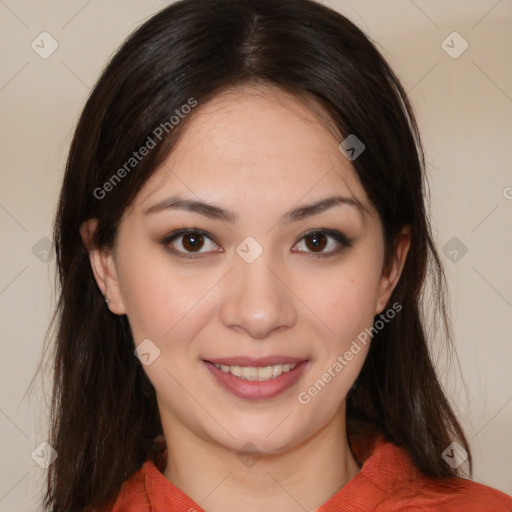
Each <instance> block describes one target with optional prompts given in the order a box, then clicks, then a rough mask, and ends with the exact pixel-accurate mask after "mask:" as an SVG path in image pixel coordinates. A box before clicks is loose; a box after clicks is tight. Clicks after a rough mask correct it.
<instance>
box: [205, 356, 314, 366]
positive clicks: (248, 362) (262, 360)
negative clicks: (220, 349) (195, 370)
mask: <svg viewBox="0 0 512 512" xmlns="http://www.w3.org/2000/svg"><path fill="white" fill-rule="evenodd" d="M306 360H307V359H304V358H303V357H290V356H268V357H250V356H235V357H219V358H214V359H204V361H207V362H210V363H214V364H220V365H226V366H251V367H255V368H257V367H259V366H273V365H275V364H297V363H301V362H302V361H306Z"/></svg>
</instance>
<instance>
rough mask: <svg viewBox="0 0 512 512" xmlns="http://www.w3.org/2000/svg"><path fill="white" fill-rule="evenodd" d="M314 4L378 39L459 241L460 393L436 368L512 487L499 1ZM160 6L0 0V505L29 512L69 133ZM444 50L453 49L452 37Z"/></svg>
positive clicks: (508, 194)
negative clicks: (128, 42) (117, 53)
mask: <svg viewBox="0 0 512 512" xmlns="http://www.w3.org/2000/svg"><path fill="white" fill-rule="evenodd" d="M325 3H326V4H328V5H330V6H332V7H334V8H335V9H337V10H339V11H340V12H342V13H343V14H345V15H347V16H348V17H349V18H351V19H352V20H353V21H354V22H355V23H357V24H358V25H359V26H360V27H361V28H362V29H363V30H365V31H366V32H367V33H368V34H369V35H370V36H371V37H372V39H373V40H374V41H376V42H377V44H378V46H379V47H380V49H381V51H382V52H383V53H384V56H385V57H386V58H387V59H388V60H389V61H390V63H391V65H392V66H393V67H394V68H395V70H396V71H397V73H398V75H399V77H400V78H401V80H402V81H403V83H404V85H405V88H406V90H407V91H410V97H411V100H412V102H413V105H414V107H415V109H416V112H417V115H418V121H419V124H420V129H421V131H422V134H423V139H424V144H425V148H426V155H427V160H428V163H429V169H430V174H431V183H432V212H433V221H434V229H435V233H436V239H437V243H438V244H439V247H440V248H442V247H443V246H444V245H445V244H446V243H447V242H448V241H449V240H450V239H451V238H452V237H456V238H457V239H458V241H455V243H457V244H459V247H462V246H461V245H460V244H464V246H465V247H466V248H467V253H466V254H464V255H463V256H462V257H461V254H462V253H461V252H460V249H456V250H457V251H458V255H459V260H458V261H456V262H453V261H450V259H449V258H453V255H454V253H452V255H450V253H449V252H448V251H447V254H448V256H446V255H444V254H443V256H442V257H443V261H444V262H445V265H446V270H447V274H448V279H449V285H450V291H451V297H452V311H453V320H454V333H455V338H456V348H457V351H458V354H459V358H460V364H461V369H462V373H463V376H464V380H465V383H466V386H467V393H466V392H465V391H464V390H463V385H462V381H461V379H460V378H458V377H457V373H456V371H458V370H457V365H456V364H452V365H451V366H447V365H446V364H443V365H442V369H443V371H444V372H448V376H447V377H443V378H444V381H445V383H446V386H447V389H448V390H449V392H450V394H451V396H452V398H453V399H454V401H455V403H456V405H457V407H458V410H459V413H460V414H461V416H462V419H463V422H464V424H465V426H466V428H467V432H468V437H469V438H470V439H471V444H472V446H473V449H474V456H475V476H474V478H475V480H477V481H480V482H483V483H486V484H489V485H492V486H494V487H497V488H499V489H501V490H503V491H505V492H507V493H509V494H512V464H511V462H510V461H511V460H512V442H511V432H512V377H511V370H512V343H511V334H510V333H511V332H512V271H511V261H512V259H511V256H512V172H511V167H510V162H511V161H512V149H511V148H512V144H511V141H512V128H511V126H512V123H511V121H512V65H511V64H512V58H511V48H512V2H511V1H510V0H501V1H496V0H471V1H468V0H451V1H449V2H447V1H443V0H432V1H425V0H415V1H414V2H413V1H408V0H386V1H382V0H363V1H358V2H356V1H355V0H354V1H351V2H348V1H343V0H338V1H334V0H331V1H328V2H325ZM164 5H165V2H162V1H155V0H153V1H150V0H137V1H135V0H131V1H126V0H125V1H121V0H105V1H100V0H90V1H87V0H67V1H66V2H64V1H60V2H58V1H56V0H46V1H36V0H23V1H22V0H0V20H1V25H0V38H1V46H0V48H1V61H2V66H1V71H0V109H1V112H2V116H1V133H0V140H1V151H2V152H1V161H0V163H1V165H0V169H1V170H0V172H1V189H0V227H1V247H2V252H1V265H0V307H1V334H2V346H1V359H0V432H1V436H0V461H1V469H0V512H7V511H9V512H10V511H13V510H16V511H20V512H21V511H33V510H40V507H39V505H38V496H39V494H40V489H41V482H42V478H43V476H44V472H45V471H44V470H43V469H41V468H40V467H39V466H38V465H37V464H36V463H35V462H34V460H32V458H31V452H32V451H33V450H34V449H35V448H36V446H38V445H39V444H40V443H41V442H42V441H44V440H45V432H44V424H43V423H42V422H41V418H44V416H45V414H46V411H47V406H46V404H45V402H44V401H43V398H42V395H41V394H36V395H30V396H26V397H24V394H25V392H26V390H27V387H28V385H29V383H30V380H31V378H32V376H33V374H34V372H35V369H36V365H37V362H38V360H39V357H40V352H41V347H42V341H43V337H44V333H45V329H46V327H47V324H48V322H49V318H50V313H51V311H52V308H53V304H54V292H53V291H52V282H53V270H54V266H53V263H54V258H53V259H50V261H48V262H45V261H44V260H45V259H46V252H45V249H46V248H47V247H48V245H49V244H50V242H49V240H47V238H49V237H51V222H52V219H53V214H54V209H55V205H56V199H57V194H58V190H59V186H60V181H61V178H62V174H63V168H64V163H65V156H66V152H67V149H68V145H69V142H70V138H71V135H72V131H73V127H74V125H75V123H76V120H77V116H78V113H79V111H80V109H81V107H82V105H83V103H84V101H85V99H86V97H87V95H88V93H89V91H90V88H91V87H92V85H93V83H94V82H95V80H96V78H97V77H98V74H99V72H100V70H101V69H102V67H103V66H104V64H105V63H106V61H107V58H108V57H109V56H110V55H111V53H112V52H113V51H114V50H115V48H116V47H117V46H118V45H119V44H120V43H121V42H122V41H123V40H124V38H125V37H126V36H127V35H128V34H129V33H130V32H131V31H132V30H133V29H134V28H135V27H136V26H138V25H139V24H140V23H141V22H142V21H144V20H145V19H147V18H148V17H149V16H150V15H151V14H152V13H154V12H156V11H157V10H158V9H160V8H161V7H163V6H164ZM43 31H47V32H49V33H50V34H51V36H52V37H53V38H54V39H55V40H56V41H57V43H58V48H57V50H56V51H55V52H54V53H53V54H52V55H50V56H49V57H48V58H47V59H43V58H41V57H40V56H39V55H38V54H37V53H36V52H35V51H34V50H33V49H32V48H31V43H32V41H34V40H35V41H36V43H37V42H38V41H40V38H39V39H38V38H37V37H38V36H39V34H40V33H41V32H43ZM454 31H456V32H458V33H459V34H460V35H461V36H462V38H463V39H464V40H465V41H467V43H468V48H467V49H466V51H465V52H464V53H462V54H461V55H460V56H459V57H458V58H452V57H451V56H450V55H449V54H448V53H446V52H445V50H444V49H443V47H442V46H441V44H442V41H443V40H445V39H446V38H447V36H449V35H450V34H451V33H452V32H454ZM46 41H47V44H45V48H46V49H48V48H49V43H48V41H49V40H48V39H47V40H46ZM39 44H41V43H39ZM445 44H448V45H449V46H452V47H453V48H451V49H450V50H449V51H451V52H452V53H453V52H457V51H460V49H462V48H463V46H462V45H463V44H464V43H463V41H462V40H461V39H457V36H455V39H454V37H453V36H451V37H450V38H448V40H447V43H445ZM452 243H454V242H452ZM34 247H35V248H34ZM449 250H450V251H452V250H453V248H450V249H449Z"/></svg>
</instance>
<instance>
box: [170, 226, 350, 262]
mask: <svg viewBox="0 0 512 512" xmlns="http://www.w3.org/2000/svg"><path fill="white" fill-rule="evenodd" d="M190 234H195V235H201V236H203V237H205V238H208V239H209V240H211V241H212V242H214V243H215V244H217V242H216V241H215V239H214V238H213V237H212V236H211V235H210V234H209V233H207V232H206V231H203V230H201V229H196V228H194V229H190V228H187V229H180V230H177V231H173V232H172V233H169V234H168V235H166V236H165V237H164V238H163V240H162V241H161V244H162V245H163V246H164V249H165V250H166V251H167V252H169V253H171V254H172V255H174V256H178V257H180V258H186V259H198V258H201V257H203V255H204V254H207V252H210V251H207V252H205V253H187V252H182V251H179V250H177V249H175V248H174V247H173V246H172V245H171V243H172V242H174V241H175V240H177V239H178V238H180V237H183V236H185V235H190ZM314 234H316V235H325V236H327V237H330V238H333V239H334V240H335V241H336V242H337V243H338V244H339V247H338V248H337V249H335V250H333V251H330V252H328V253H314V252H307V251H293V252H299V253H304V254H306V255H307V257H312V258H328V257H331V256H335V255H337V254H339V253H340V252H342V251H343V250H344V249H348V248H350V247H352V246H353V239H350V238H348V237H347V236H345V235H344V234H343V233H341V232H340V231H337V230H335V229H313V230H310V231H308V232H307V233H305V234H304V235H302V236H301V237H300V238H299V239H298V240H297V241H296V242H295V244H294V247H295V245H297V244H298V243H299V242H300V241H302V240H304V239H306V238H308V237H309V236H312V235H314ZM217 245H219V244H217Z"/></svg>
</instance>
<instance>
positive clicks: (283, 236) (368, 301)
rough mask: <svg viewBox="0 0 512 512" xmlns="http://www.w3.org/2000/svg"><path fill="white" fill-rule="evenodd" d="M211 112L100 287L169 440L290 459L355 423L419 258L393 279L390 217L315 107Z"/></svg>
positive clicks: (101, 275)
mask: <svg viewBox="0 0 512 512" xmlns="http://www.w3.org/2000/svg"><path fill="white" fill-rule="evenodd" d="M199 109H200V110H199ZM196 110H197V112H195V114H194V115H195V117H194V119H193V120H192V119H191V123H190V124H189V125H188V126H187V128H186V131H184V132H183V134H182V137H181V139H180V140H179V142H178V144H177V145H176V146H175V149H174V151H173V152H172V154H171V155H170V156H169V157H168V158H167V160H166V162H165V164H164V165H162V166H161V168H159V169H158V170H157V172H156V173H155V174H154V175H153V176H152V177H151V179H149V181H148V182H146V184H145V186H144V188H143V189H142V190H141V191H140V193H139V194H138V196H137V197H136V199H135V201H134V202H133V204H132V207H131V208H130V209H129V210H127V211H126V213H125V215H124V217H123V219H122V221H121V224H120V226H119V230H118V237H117V241H116V245H115V248H114V254H113V255H112V254H109V253H102V255H100V254H99V253H98V252H97V251H96V253H95V255H94V261H93V263H94V267H95V273H96V277H97V279H98V283H99V285H100V287H101V289H102V290H103V291H104V292H105V293H106V294H107V295H108V296H109V298H110V300H111V302H110V304H109V307H110V309H111V310H112V311H113V312H114V313H117V314H126V315H127V316H128V319H129V323H130V326H131V329H132V332H133V336H134V340H135V344H136V345H139V344H141V343H143V344H142V345H141V347H140V349H139V351H140V354H139V355H140V358H141V360H142V362H143V363H144V369H145V371H146V372H147V375H148V377H149V379H150V380H151V382H152V383H153V385H154V387H155V389H156V394H157V399H158V404H159V408H160V413H161V416H162V420H163V422H164V425H167V428H168V429H170V430H171V431H172V429H183V427H185V428H186V429H187V431H188V432H189V433H192V434H194V435H196V436H200V437H201V438H203V439H205V440H210V441H211V440H213V441H214V442H215V443H218V444H220V445H222V446H224V447H227V448H229V449H231V450H235V451H236V450H239V449H240V448H241V447H242V446H244V445H245V444H246V443H248V442H251V443H253V444H254V445H255V446H256V447H257V449H258V450H260V451H262V452H268V453H279V452H281V451H284V450H286V449H289V448H290V447H292V446H294V445H297V444H298V443H300V442H301V441H304V440H305V439H307V438H309V437H310V436H312V435H314V434H315V433H316V432H318V431H319V430H320V429H322V428H323V427H325V426H326V425H327V424H329V423H330V422H333V421H334V420H335V418H338V419H339V417H340V415H343V414H344V402H345V397H346V394H347V392H348V390H349V389H350V387H351V386H352V384H353V382H354V380H355V379H356V377H357V375H358V373H359V371H360V369H361V366H362V364H363V362H364V359H365V357H366V354H367V351H368V346H369V341H370V337H369V336H368V334H367V333H366V336H365V335H364V333H365V329H368V328H370V327H371V326H372V325H373V320H374V315H376V314H379V313H381V312H383V311H384V305H385V304H386V302H387V300H388V298H389V296H390V294H391V292H392V289H393V287H394V286H395V285H396V282H397V279H398V277H399V273H400V271H401V265H402V263H403V259H404V256H405V254H406V252H407V242H403V243H402V244H401V245H399V248H400V250H402V249H403V250H402V252H400V250H399V251H398V252H397V258H396V259H395V260H394V265H393V267H391V270H390V271H389V272H387V271H386V272H383V263H384V244H383V237H382V231H381V223H380V220H379V217H378V216H377V214H376V212H375V211H374V210H373V209H372V207H371V205H370V204H369V201H368V198H367V196H366V193H365V191H364V189H363V188H362V186H361V184H360V182H359V180H358V178H357V175H356V173H355V171H354V170H353V167H352V165H351V163H350V161H349V160H348V159H347V158H346V157H345V156H344V154H343V153H341V151H340V150H339V149H338V145H339V143H340V142H341V141H340V140H336V139H335V138H334V137H333V136H332V135H331V133H330V132H329V130H328V129H327V128H325V126H324V123H322V122H321V121H319V120H318V118H317V117H316V116H315V115H313V114H312V110H311V108H308V107H307V106H306V105H305V104H304V102H303V101H301V100H299V99H297V98H296V97H294V96H290V95H288V94H286V93H284V92H282V91H279V90H276V89H271V88H264V89H261V88H260V89H258V90H256V89H252V88H251V89H249V88H245V89H235V90H233V91H231V92H230V93H223V94H222V95H220V96H218V97H217V98H216V99H214V100H212V101H210V102H209V103H207V104H205V105H203V106H202V107H197V109H196ZM134 172H135V171H134ZM117 186H122V183H120V184H118V185H117ZM104 200H105V201H107V200H108V196H107V197H106V198H105V199H104ZM166 206H167V207H166ZM389 321H393V320H389V319H388V320H387V322H389ZM387 322H386V323H387ZM384 328H385V327H384ZM144 340H146V341H144ZM148 340H150V341H148ZM363 340H365V341H363ZM212 363H216V364H217V365H218V366H221V368H218V367H217V366H215V365H214V364H212ZM287 365H288V366H287ZM289 365H292V366H289ZM293 365H295V366H293ZM222 367H223V368H222Z"/></svg>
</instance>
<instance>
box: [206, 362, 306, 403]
mask: <svg viewBox="0 0 512 512" xmlns="http://www.w3.org/2000/svg"><path fill="white" fill-rule="evenodd" d="M203 363H204V365H205V366H206V368H207V369H208V370H209V372H210V373H211V375H213V377H214V379H215V381H216V382H217V383H218V384H220V386H221V387H222V388H224V389H225V390H226V391H228V392H230V393H231V394H233V395H235V396H237V397H238V398H243V399H250V400H264V399H270V398H274V397H277V396H278V395H280V394H282V393H284V392H285V391H286V390H288V389H290V388H291V387H292V386H293V385H295V384H296V383H297V381H298V380H299V378H300V376H301V374H302V372H303V371H304V369H305V368H306V367H307V366H308V363H309V360H307V359H304V358H297V357H288V356H269V357H263V358H255V357H226V358H222V359H221V358H218V359H217V358H216V359H209V360H203ZM216 365H217V366H219V365H220V366H221V367H224V370H226V367H239V368H240V367H243V368H244V369H250V368H252V371H251V372H250V373H251V375H248V374H246V375H245V378H244V375H240V376H237V375H233V373H231V372H226V371H223V369H222V368H218V367H217V366H216ZM280 365H283V366H284V365H290V367H291V368H290V369H288V370H287V371H286V372H284V373H280V372H277V373H278V375H277V376H268V380H266V379H267V375H266V374H265V377H263V380H259V379H258V380H254V379H255V377H254V375H252V373H253V372H254V371H255V370H256V369H262V367H270V366H273V367H274V368H275V367H279V366H280ZM259 372H260V370H258V373H259ZM243 373H245V372H243Z"/></svg>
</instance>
